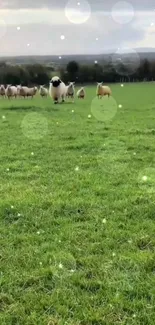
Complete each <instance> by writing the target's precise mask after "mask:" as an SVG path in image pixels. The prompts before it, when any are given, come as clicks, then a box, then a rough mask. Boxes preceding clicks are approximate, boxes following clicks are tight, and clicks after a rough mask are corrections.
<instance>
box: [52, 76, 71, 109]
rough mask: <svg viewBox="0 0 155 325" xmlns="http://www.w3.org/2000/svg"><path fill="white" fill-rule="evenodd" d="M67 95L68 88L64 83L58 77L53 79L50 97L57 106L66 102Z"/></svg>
mask: <svg viewBox="0 0 155 325" xmlns="http://www.w3.org/2000/svg"><path fill="white" fill-rule="evenodd" d="M66 93H67V87H66V85H65V84H64V82H62V81H61V80H60V78H59V77H57V76H55V77H53V78H52V79H51V81H50V87H49V95H50V97H52V98H53V100H54V103H55V104H57V103H59V101H60V100H61V101H62V102H64V101H65V97H66Z"/></svg>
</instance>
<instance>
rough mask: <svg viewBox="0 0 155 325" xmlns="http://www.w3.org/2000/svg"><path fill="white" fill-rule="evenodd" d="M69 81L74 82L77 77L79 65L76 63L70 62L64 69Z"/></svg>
mask: <svg viewBox="0 0 155 325" xmlns="http://www.w3.org/2000/svg"><path fill="white" fill-rule="evenodd" d="M66 70H67V72H68V77H69V79H70V81H75V80H76V78H77V77H78V72H79V65H78V63H77V62H76V61H70V62H69V63H68V64H67V68H66Z"/></svg>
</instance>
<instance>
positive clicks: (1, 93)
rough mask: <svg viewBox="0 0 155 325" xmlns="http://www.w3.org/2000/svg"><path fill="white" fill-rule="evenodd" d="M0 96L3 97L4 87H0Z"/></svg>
mask: <svg viewBox="0 0 155 325" xmlns="http://www.w3.org/2000/svg"><path fill="white" fill-rule="evenodd" d="M0 96H2V97H5V87H4V85H1V86H0Z"/></svg>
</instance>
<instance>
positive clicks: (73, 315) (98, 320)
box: [0, 83, 155, 325]
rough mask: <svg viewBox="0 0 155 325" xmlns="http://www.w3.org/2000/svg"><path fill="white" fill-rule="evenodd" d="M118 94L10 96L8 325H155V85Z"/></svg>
mask: <svg viewBox="0 0 155 325" xmlns="http://www.w3.org/2000/svg"><path fill="white" fill-rule="evenodd" d="M111 88H112V91H113V97H114V98H115V100H116V102H117V112H116V114H115V116H114V117H113V118H112V120H107V121H106V122H103V121H101V120H97V119H96V118H95V117H94V116H93V114H92V112H91V102H92V100H93V98H94V97H95V87H88V88H86V99H85V100H84V101H83V100H81V101H80V100H77V99H76V101H75V103H74V104H72V103H65V104H60V105H54V104H53V103H52V101H51V99H50V98H47V99H42V98H40V97H36V98H35V99H33V100H31V99H28V100H24V99H22V100H21V99H16V100H11V101H9V100H7V99H5V100H4V99H0V283H1V292H0V324H2V325H48V324H49V325H59V324H60V325H61V324H62V325H63V324H68V325H114V324H115V325H119V324H121V325H127V324H128V325H142V324H143V325H154V323H155V307H154V306H155V294H154V293H155V289H154V285H155V84H154V83H150V84H147V83H142V84H128V85H127V84H125V85H124V87H121V86H120V85H112V86H111ZM103 100H104V99H103ZM73 110H74V112H72V111H73ZM103 114H104V113H103ZM88 115H91V117H90V116H89V117H88Z"/></svg>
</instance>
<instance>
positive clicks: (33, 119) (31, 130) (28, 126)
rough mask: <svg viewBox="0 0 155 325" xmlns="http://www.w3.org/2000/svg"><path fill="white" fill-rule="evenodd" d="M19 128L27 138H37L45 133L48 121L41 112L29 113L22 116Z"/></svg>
mask: <svg viewBox="0 0 155 325" xmlns="http://www.w3.org/2000/svg"><path fill="white" fill-rule="evenodd" d="M21 128H22V132H23V134H24V135H25V136H26V137H27V138H29V139H32V140H38V139H41V138H43V137H44V136H45V135H47V133H48V122H47V119H46V117H44V116H43V115H42V114H39V113H30V114H27V115H26V116H25V117H24V119H23V121H22V124H21Z"/></svg>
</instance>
